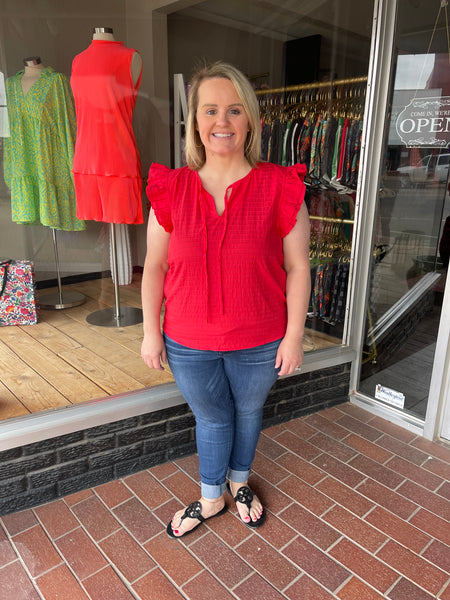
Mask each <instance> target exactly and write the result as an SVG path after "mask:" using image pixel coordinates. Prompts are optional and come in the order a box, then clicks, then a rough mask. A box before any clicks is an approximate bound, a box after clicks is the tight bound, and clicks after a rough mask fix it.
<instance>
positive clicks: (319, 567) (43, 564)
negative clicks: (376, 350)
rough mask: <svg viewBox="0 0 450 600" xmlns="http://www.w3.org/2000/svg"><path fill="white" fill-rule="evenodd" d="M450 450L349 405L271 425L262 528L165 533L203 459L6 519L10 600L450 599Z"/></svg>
mask: <svg viewBox="0 0 450 600" xmlns="http://www.w3.org/2000/svg"><path fill="white" fill-rule="evenodd" d="M449 480H450V447H448V446H444V445H441V444H438V443H431V442H428V441H427V440H424V439H423V438H421V437H419V436H416V435H415V434H413V433H411V432H409V431H407V430H405V429H402V428H400V427H397V426H395V425H393V424H391V423H390V422H388V421H386V420H383V419H381V418H379V417H376V416H374V415H372V414H370V413H369V412H366V411H364V410H362V409H360V408H358V407H356V406H353V405H351V404H349V403H346V404H343V405H339V406H338V407H335V408H330V409H327V410H324V411H322V412H320V413H316V414H313V415H309V416H307V417H303V418H300V419H295V420H293V421H290V422H289V423H286V424H283V425H279V426H275V427H272V428H270V429H266V430H265V431H264V432H263V434H262V436H261V439H260V442H259V446H258V453H257V457H256V460H255V464H254V474H253V475H252V478H251V483H252V486H253V488H254V489H255V491H257V493H258V495H259V496H260V498H261V499H262V500H263V502H264V504H265V506H266V507H267V509H268V518H267V522H266V524H265V525H264V526H263V527H262V528H261V529H258V530H256V531H253V530H250V529H249V528H247V527H246V526H245V525H243V524H242V523H241V522H240V521H239V520H238V518H237V516H236V510H235V508H234V506H233V502H232V501H231V498H230V497H228V498H227V503H228V505H229V507H230V510H229V511H228V512H227V513H226V514H224V515H223V516H221V517H218V518H217V519H213V520H212V521H210V522H209V523H208V524H207V525H203V526H201V527H199V528H198V529H197V531H196V532H195V533H193V534H192V535H190V536H187V537H186V538H183V539H182V540H172V539H170V538H169V537H168V536H167V535H166V533H165V527H166V524H167V522H168V521H169V520H170V519H171V517H172V515H173V513H174V512H175V511H176V510H178V509H179V508H181V507H182V506H183V505H185V504H188V503H189V502H191V501H192V500H194V499H196V498H197V497H198V495H199V488H198V475H197V458H196V456H192V457H188V458H185V459H181V460H177V461H175V462H173V463H167V464H164V465H161V466H158V467H154V468H152V469H149V470H147V471H142V472H139V473H137V474H134V475H131V476H129V477H126V478H124V479H121V480H118V481H114V482H112V483H108V484H105V485H101V486H98V487H96V488H93V489H89V490H86V491H84V492H79V493H77V494H73V495H71V496H67V497H65V498H63V499H61V500H57V501H55V502H51V503H49V504H45V505H42V506H40V507H37V508H35V509H33V510H31V509H30V510H26V511H23V512H21V513H15V514H11V515H7V516H4V517H3V518H1V519H0V590H1V597H2V599H3V598H4V599H5V600H39V599H44V600H57V599H58V600H82V599H83V600H86V599H90V600H131V599H133V598H134V599H136V600H175V599H182V598H185V599H190V600H204V599H205V600H206V599H208V600H210V599H211V598H214V600H225V599H242V600H244V599H250V600H255V599H257V600H280V599H282V598H288V599H291V600H297V599H298V600H327V599H332V598H339V599H341V600H372V599H376V598H391V599H392V600H428V599H429V600H431V599H433V598H439V600H450V525H449V521H450V482H449Z"/></svg>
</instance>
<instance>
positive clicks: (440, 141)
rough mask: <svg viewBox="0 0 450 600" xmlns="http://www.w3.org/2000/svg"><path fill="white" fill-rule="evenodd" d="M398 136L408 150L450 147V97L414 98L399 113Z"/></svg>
mask: <svg viewBox="0 0 450 600" xmlns="http://www.w3.org/2000/svg"><path fill="white" fill-rule="evenodd" d="M395 129H396V132H397V135H398V136H399V138H400V139H401V141H402V142H403V144H405V146H407V147H408V148H411V147H417V146H421V147H422V148H447V147H448V146H449V145H450V96H440V97H431V98H414V99H413V100H411V102H410V103H409V104H408V105H407V106H406V107H405V108H404V109H403V110H402V111H401V112H400V113H399V115H398V117H397V120H396V122H395Z"/></svg>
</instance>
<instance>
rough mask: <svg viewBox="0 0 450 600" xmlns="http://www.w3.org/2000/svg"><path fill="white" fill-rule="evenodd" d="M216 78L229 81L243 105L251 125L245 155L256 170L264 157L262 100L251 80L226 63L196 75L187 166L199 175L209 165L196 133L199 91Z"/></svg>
mask: <svg viewBox="0 0 450 600" xmlns="http://www.w3.org/2000/svg"><path fill="white" fill-rule="evenodd" d="M216 78H219V79H229V80H230V81H231V83H232V84H233V85H234V87H235V89H236V92H237V95H238V96H239V99H240V100H241V102H242V105H243V107H244V110H245V113H246V115H247V118H248V125H249V132H248V134H247V140H246V142H245V148H244V154H245V158H246V159H247V161H248V163H249V164H250V166H251V167H254V166H255V165H256V163H257V162H258V161H259V158H260V153H261V126H260V116H259V105H258V100H257V98H256V95H255V92H254V91H253V88H252V86H251V84H250V82H249V80H248V79H247V77H246V76H245V75H244V74H243V73H241V71H239V69H237V68H236V67H234V66H233V65H230V64H229V63H226V62H222V61H218V62H215V63H213V64H211V65H208V64H204V65H202V66H201V67H199V68H198V69H197V70H196V71H195V73H194V75H193V77H192V79H191V82H190V90H189V102H188V108H189V112H188V118H187V122H186V148H185V157H186V162H187V164H188V166H189V167H190V168H191V169H194V170H195V171H198V170H199V169H200V168H201V167H202V166H203V165H204V164H205V160H206V154H205V147H204V146H203V144H202V141H201V139H200V135H199V133H198V131H197V129H196V125H197V117H196V115H197V108H198V90H199V87H200V84H201V83H202V82H203V81H204V80H205V79H216Z"/></svg>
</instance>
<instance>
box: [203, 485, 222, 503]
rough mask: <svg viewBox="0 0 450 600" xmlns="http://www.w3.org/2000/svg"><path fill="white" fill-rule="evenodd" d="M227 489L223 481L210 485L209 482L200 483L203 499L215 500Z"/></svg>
mask: <svg viewBox="0 0 450 600" xmlns="http://www.w3.org/2000/svg"><path fill="white" fill-rule="evenodd" d="M226 489H227V486H226V484H225V483H220V484H219V485H210V484H209V483H203V482H202V485H201V491H202V497H203V498H205V500H215V499H216V498H220V496H222V495H223V494H224V492H225V490H226Z"/></svg>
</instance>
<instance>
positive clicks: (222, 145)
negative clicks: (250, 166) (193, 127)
mask: <svg viewBox="0 0 450 600" xmlns="http://www.w3.org/2000/svg"><path fill="white" fill-rule="evenodd" d="M196 116H197V130H198V133H199V135H200V138H201V140H202V143H203V145H204V146H205V151H206V158H208V157H211V156H213V155H220V156H235V155H236V156H238V155H240V156H242V157H243V156H244V149H245V142H246V139H247V133H248V131H249V122H248V118H247V114H246V112H245V110H244V107H243V105H242V101H241V99H240V98H239V96H238V94H237V92H236V89H235V87H234V85H233V83H232V82H231V81H230V80H229V79H224V78H214V79H205V80H204V81H203V82H202V83H201V84H200V86H199V88H198V107H197V115H196Z"/></svg>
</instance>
